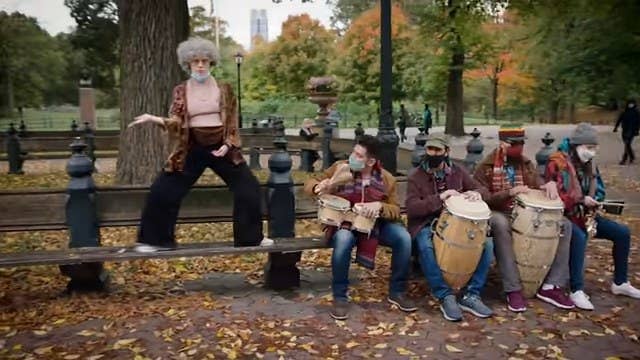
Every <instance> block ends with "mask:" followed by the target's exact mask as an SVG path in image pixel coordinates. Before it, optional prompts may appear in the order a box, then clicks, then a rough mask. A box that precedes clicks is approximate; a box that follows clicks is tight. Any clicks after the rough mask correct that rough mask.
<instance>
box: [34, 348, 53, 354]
mask: <svg viewBox="0 0 640 360" xmlns="http://www.w3.org/2000/svg"><path fill="white" fill-rule="evenodd" d="M51 349H53V346H47V347H41V348H37V349H35V350H34V351H33V352H34V353H36V354H38V355H44V354H48V353H50V352H51Z"/></svg>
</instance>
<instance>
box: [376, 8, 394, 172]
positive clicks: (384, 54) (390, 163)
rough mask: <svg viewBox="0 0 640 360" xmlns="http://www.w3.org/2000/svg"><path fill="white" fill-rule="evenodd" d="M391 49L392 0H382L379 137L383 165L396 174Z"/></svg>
mask: <svg viewBox="0 0 640 360" xmlns="http://www.w3.org/2000/svg"><path fill="white" fill-rule="evenodd" d="M391 49H392V48H391V0H382V1H381V5H380V85H381V86H380V120H379V123H378V135H377V138H378V140H379V141H380V147H381V153H382V156H380V160H381V161H382V165H383V166H384V168H385V169H387V171H389V172H390V173H392V174H395V173H396V170H397V159H396V157H397V154H398V143H399V139H398V135H396V132H395V130H394V125H393V115H392V108H391V101H392V93H391V89H392V86H393V75H392V69H393V61H392V57H391Z"/></svg>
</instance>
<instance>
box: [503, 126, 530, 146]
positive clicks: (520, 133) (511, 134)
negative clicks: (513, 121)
mask: <svg viewBox="0 0 640 360" xmlns="http://www.w3.org/2000/svg"><path fill="white" fill-rule="evenodd" d="M498 138H499V139H500V141H505V142H514V141H524V140H525V139H526V137H525V136H524V128H523V127H522V126H513V125H512V126H504V125H503V126H501V127H500V129H499V130H498Z"/></svg>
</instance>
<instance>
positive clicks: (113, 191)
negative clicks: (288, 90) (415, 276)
mask: <svg viewBox="0 0 640 360" xmlns="http://www.w3.org/2000/svg"><path fill="white" fill-rule="evenodd" d="M274 143H276V145H277V147H278V151H276V152H274V153H273V154H272V155H271V157H270V159H269V170H270V177H269V180H268V183H267V184H266V185H262V204H263V205H262V213H263V217H264V219H265V220H267V221H268V224H269V225H268V230H269V231H268V236H269V237H270V238H273V239H274V240H275V244H274V245H273V246H268V247H261V246H251V247H234V246H233V242H212V243H201V242H191V243H186V244H180V245H179V246H178V247H177V248H176V249H172V250H166V251H159V252H155V253H138V252H134V251H133V248H132V247H131V246H111V247H101V246H100V240H99V238H100V237H99V228H101V227H113V226H137V225H138V223H139V221H140V213H141V211H142V208H143V205H144V201H145V198H146V195H147V194H148V192H149V188H148V187H145V186H111V187H100V188H96V187H95V186H94V183H93V179H92V177H91V176H92V169H93V168H92V166H91V160H90V159H89V158H88V157H87V156H86V154H84V148H85V146H86V145H85V144H84V143H83V142H82V140H80V139H79V138H78V139H76V141H74V143H73V144H72V151H73V154H72V156H71V158H70V160H69V163H68V167H67V169H68V172H69V175H70V181H69V186H68V188H67V189H50V190H4V191H1V192H0V212H1V213H2V214H3V216H2V217H0V232H9V231H37V230H65V229H66V230H68V231H69V248H68V249H59V250H42V251H32V252H24V253H22V252H21V253H0V267H16V266H31V265H60V266H61V270H62V272H63V274H65V275H67V276H69V277H70V278H71V280H70V282H69V284H68V288H69V289H70V290H74V289H86V288H89V289H101V288H103V287H104V286H105V285H106V280H107V279H106V273H105V271H104V270H103V267H102V262H120V261H129V260H137V259H151V258H174V257H200V256H217V255H230V254H247V253H256V252H267V253H269V260H268V262H267V264H266V266H265V285H266V286H267V287H270V288H274V289H283V288H290V287H296V286H299V283H300V273H299V270H298V268H297V267H296V263H297V262H298V261H299V260H300V256H301V251H304V250H310V249H321V248H326V247H327V245H326V244H325V243H324V241H322V239H320V238H296V237H295V231H294V226H295V221H296V220H297V219H309V218H315V217H316V214H317V205H316V203H315V202H314V200H313V199H311V198H310V197H308V196H304V195H303V194H302V184H294V183H293V182H292V180H291V157H290V155H289V154H288V152H287V151H286V141H282V139H281V140H280V141H274ZM349 144H350V145H349V146H352V145H353V140H349ZM346 145H347V142H346V141H345V143H344V144H343V145H342V146H346ZM409 155H410V154H409ZM406 157H407V154H406V151H405V152H404V153H403V158H406ZM399 184H400V185H399V194H400V195H401V196H400V198H401V199H400V200H401V202H402V203H403V202H404V194H405V189H406V178H400V181H399ZM232 204H233V195H232V193H231V192H230V191H229V190H228V189H227V188H226V186H194V188H193V189H192V190H191V191H190V193H189V194H188V195H187V196H186V198H185V199H184V200H183V203H182V207H181V209H180V213H179V216H178V223H183V224H184V223H209V222H225V221H232V212H233V205H232Z"/></svg>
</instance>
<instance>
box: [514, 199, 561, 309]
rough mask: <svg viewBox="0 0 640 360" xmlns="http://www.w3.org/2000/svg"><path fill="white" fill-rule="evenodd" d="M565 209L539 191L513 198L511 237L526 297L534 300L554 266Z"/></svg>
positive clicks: (557, 201) (559, 202)
mask: <svg viewBox="0 0 640 360" xmlns="http://www.w3.org/2000/svg"><path fill="white" fill-rule="evenodd" d="M563 210H564V206H563V204H562V201H561V200H560V199H556V200H551V199H549V198H547V197H546V194H545V193H544V192H543V191H540V190H531V191H529V192H528V193H525V194H520V195H518V196H517V197H516V204H515V206H514V208H513V212H512V214H511V219H512V220H511V236H512V239H513V251H514V253H515V257H516V264H517V265H518V271H519V272H520V280H521V282H522V288H523V289H522V290H523V293H524V295H525V296H527V297H533V296H535V294H536V292H537V291H538V288H539V287H540V285H541V284H542V282H543V281H544V279H545V277H546V276H547V273H548V272H549V268H550V267H551V264H552V263H553V260H554V259H555V256H556V251H557V249H558V241H559V239H560V232H561V229H562V216H563Z"/></svg>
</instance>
